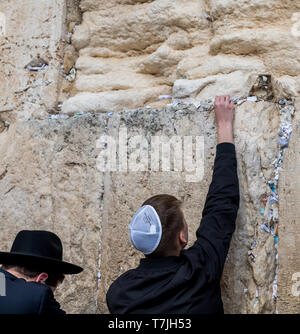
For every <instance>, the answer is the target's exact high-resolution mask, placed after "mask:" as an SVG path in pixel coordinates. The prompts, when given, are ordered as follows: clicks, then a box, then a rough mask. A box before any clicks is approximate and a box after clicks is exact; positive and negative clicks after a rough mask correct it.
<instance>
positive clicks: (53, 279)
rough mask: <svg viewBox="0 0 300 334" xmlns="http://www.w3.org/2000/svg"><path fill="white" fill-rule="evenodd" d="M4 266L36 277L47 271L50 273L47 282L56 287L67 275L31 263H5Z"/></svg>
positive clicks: (6, 268) (28, 276) (5, 268)
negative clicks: (36, 266) (33, 265)
mask: <svg viewBox="0 0 300 334" xmlns="http://www.w3.org/2000/svg"><path fill="white" fill-rule="evenodd" d="M2 268H3V269H4V270H8V269H14V270H15V271H16V272H18V273H19V274H21V275H23V276H25V277H27V278H34V277H36V276H38V275H39V274H40V273H42V272H45V273H47V274H48V278H47V280H46V284H47V285H49V286H51V287H54V288H55V287H56V286H57V285H58V284H59V283H62V282H63V280H64V278H65V275H64V274H62V273H59V272H55V271H54V270H49V269H46V268H42V267H41V268H35V267H32V266H30V265H27V264H26V265H25V266H24V265H21V264H3V265H2Z"/></svg>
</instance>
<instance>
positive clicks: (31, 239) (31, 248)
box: [0, 230, 83, 314]
mask: <svg viewBox="0 0 300 334" xmlns="http://www.w3.org/2000/svg"><path fill="white" fill-rule="evenodd" d="M62 255H63V247H62V243H61V240H60V239H59V237H58V236H57V235H56V234H54V233H52V232H48V231H28V230H25V231H20V232H19V233H18V234H17V236H16V238H15V240H14V242H13V245H12V248H11V251H10V252H0V263H2V264H3V265H2V268H1V269H0V284H1V289H0V290H1V292H2V293H1V295H0V314H65V311H63V310H62V309H61V308H60V305H59V303H58V302H57V301H56V300H55V298H54V295H53V292H54V291H55V289H56V288H57V286H58V285H59V284H60V283H62V281H63V280H64V274H77V273H80V272H81V271H82V270H83V269H82V268H81V267H79V266H76V265H74V264H71V263H68V262H64V261H63V260H62ZM4 277H5V280H4ZM3 292H4V293H3Z"/></svg>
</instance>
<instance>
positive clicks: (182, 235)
mask: <svg viewBox="0 0 300 334" xmlns="http://www.w3.org/2000/svg"><path fill="white" fill-rule="evenodd" d="M179 241H180V243H181V245H182V246H183V248H184V247H185V246H186V244H187V242H188V241H187V236H186V233H185V231H184V230H182V231H180V233H179Z"/></svg>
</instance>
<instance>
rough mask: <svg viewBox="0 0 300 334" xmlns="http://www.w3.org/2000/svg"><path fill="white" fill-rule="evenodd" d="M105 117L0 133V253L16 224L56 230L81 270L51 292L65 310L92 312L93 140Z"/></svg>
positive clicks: (96, 212) (96, 234)
mask: <svg viewBox="0 0 300 334" xmlns="http://www.w3.org/2000/svg"><path fill="white" fill-rule="evenodd" d="M105 122H106V121H105V118H104V117H103V116H101V115H98V116H86V117H78V118H71V119H68V120H64V121H57V120H43V121H38V120H35V121H27V122H21V121H20V122H17V123H15V124H13V125H11V126H10V127H9V129H8V130H6V131H4V132H2V133H1V135H0V136H1V138H0V156H1V163H0V175H1V176H0V202H1V206H0V221H1V234H0V244H1V250H9V248H10V246H11V243H12V241H13V239H14V237H15V235H16V234H17V232H18V231H20V230H21V229H45V230H50V231H53V232H54V233H57V234H58V235H59V236H60V237H61V239H62V241H63V245H64V254H65V256H64V258H65V259H66V260H67V261H71V262H74V263H76V264H78V265H81V266H83V267H84V269H85V270H84V272H83V273H81V274H79V275H74V276H68V277H67V278H66V281H65V282H64V284H63V286H62V288H61V289H59V291H58V299H59V300H60V301H62V305H63V307H64V308H65V309H66V311H68V312H73V313H93V312H96V310H97V306H96V296H97V284H98V282H97V272H98V269H99V266H98V262H99V247H100V245H99V243H100V240H101V238H100V235H101V212H100V200H101V196H102V193H101V189H102V186H101V185H102V179H101V173H100V172H99V171H98V170H97V167H96V159H95V156H96V155H97V152H96V144H95V143H96V141H97V139H98V137H99V136H100V134H101V133H102V132H103V131H104V129H105Z"/></svg>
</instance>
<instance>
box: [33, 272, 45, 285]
mask: <svg viewBox="0 0 300 334" xmlns="http://www.w3.org/2000/svg"><path fill="white" fill-rule="evenodd" d="M47 278H48V274H47V273H41V274H39V275H38V276H37V277H36V278H35V280H34V281H35V282H38V283H42V284H46V281H47Z"/></svg>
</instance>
